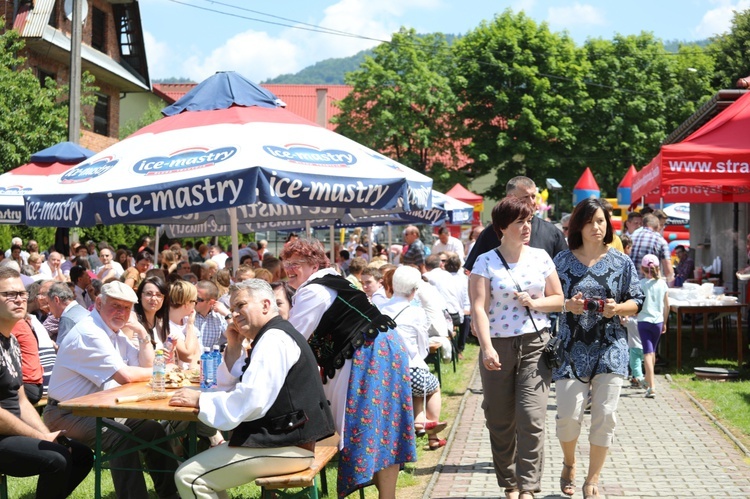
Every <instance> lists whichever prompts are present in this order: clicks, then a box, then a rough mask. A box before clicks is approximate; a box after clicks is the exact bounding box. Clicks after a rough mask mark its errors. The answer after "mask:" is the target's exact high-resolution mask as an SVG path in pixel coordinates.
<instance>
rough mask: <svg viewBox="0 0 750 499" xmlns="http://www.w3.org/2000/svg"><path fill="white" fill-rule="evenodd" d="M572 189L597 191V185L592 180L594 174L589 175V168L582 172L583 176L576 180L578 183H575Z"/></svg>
mask: <svg viewBox="0 0 750 499" xmlns="http://www.w3.org/2000/svg"><path fill="white" fill-rule="evenodd" d="M573 189H581V190H586V191H598V190H600V189H599V184H597V183H596V180H595V179H594V174H593V173H591V168H589V167H586V169H585V170H584V171H583V174H582V175H581V178H579V179H578V182H576V185H575V186H574V187H573Z"/></svg>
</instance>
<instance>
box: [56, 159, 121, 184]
mask: <svg viewBox="0 0 750 499" xmlns="http://www.w3.org/2000/svg"><path fill="white" fill-rule="evenodd" d="M118 161H119V160H117V159H115V158H113V157H112V156H105V157H103V158H99V159H96V160H94V161H92V162H90V163H84V164H82V165H79V166H75V167H73V168H71V169H70V170H68V171H67V172H65V173H64V174H63V175H62V177H60V183H63V184H75V183H78V182H86V181H87V180H91V179H92V178H96V177H98V176H100V175H104V174H105V173H107V172H108V171H109V170H111V169H112V168H114V167H115V165H116V164H117V163H118Z"/></svg>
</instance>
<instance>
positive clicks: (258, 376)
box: [198, 328, 302, 431]
mask: <svg viewBox="0 0 750 499" xmlns="http://www.w3.org/2000/svg"><path fill="white" fill-rule="evenodd" d="M301 354H302V352H301V350H300V349H299V346H298V345H297V343H295V341H294V340H293V339H292V338H291V337H290V336H289V335H288V334H287V333H285V332H284V331H282V330H280V329H273V328H272V329H269V330H267V331H266V332H265V333H263V336H262V337H261V338H260V340H259V341H258V342H257V343H256V344H255V345H254V346H253V349H252V353H251V354H250V358H251V362H250V366H249V367H248V369H247V370H246V371H245V373H244V374H242V367H243V366H244V365H245V359H246V354H243V355H240V358H239V359H237V361H236V362H235V363H234V365H232V366H227V364H226V362H222V363H221V365H220V366H219V370H218V371H217V375H216V378H217V386H218V388H219V390H221V391H216V392H204V393H201V397H200V413H199V414H198V419H200V420H201V421H202V422H204V423H206V424H207V425H209V426H211V427H212V428H217V429H219V430H222V431H228V430H232V429H234V428H236V427H237V425H239V424H240V423H242V422H243V421H254V420H256V419H259V418H262V417H263V416H265V415H266V413H267V412H268V410H269V409H270V408H271V406H272V405H273V403H274V402H275V401H276V398H277V397H278V396H279V392H280V391H281V387H282V386H283V385H284V381H285V380H286V377H287V375H288V374H289V371H290V370H291V369H292V367H293V366H294V365H295V364H296V363H297V361H298V360H299V359H300V356H301Z"/></svg>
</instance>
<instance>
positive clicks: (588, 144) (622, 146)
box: [559, 33, 713, 197]
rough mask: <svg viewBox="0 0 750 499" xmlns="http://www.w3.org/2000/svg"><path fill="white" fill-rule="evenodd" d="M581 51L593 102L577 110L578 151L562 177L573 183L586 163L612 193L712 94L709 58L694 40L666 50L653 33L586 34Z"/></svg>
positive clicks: (605, 193) (606, 192)
mask: <svg viewBox="0 0 750 499" xmlns="http://www.w3.org/2000/svg"><path fill="white" fill-rule="evenodd" d="M583 50H584V52H585V55H586V59H587V60H588V64H587V67H588V68H589V71H588V72H587V74H586V75H585V81H586V83H587V87H588V95H589V99H590V101H589V102H590V105H586V106H584V107H579V108H577V112H578V116H577V118H576V121H577V122H578V124H579V129H580V131H579V133H578V147H577V153H576V155H575V156H574V157H573V158H571V159H572V166H573V168H572V170H571V172H570V173H571V174H570V175H568V176H565V177H562V178H561V179H559V180H561V182H562V183H563V185H564V186H566V187H567V188H569V189H572V187H573V184H574V183H575V182H576V181H577V180H578V178H579V177H580V174H581V173H582V172H583V170H584V169H585V167H587V166H588V167H590V168H591V170H592V172H593V173H594V176H595V178H596V180H597V183H598V184H599V187H600V188H601V189H602V196H603V197H604V196H606V197H614V196H616V189H617V186H618V184H619V183H620V181H621V180H622V177H623V176H624V175H625V172H626V171H627V169H628V168H629V167H630V165H631V164H632V165H635V166H636V167H637V168H639V169H640V168H642V167H643V166H645V165H646V164H647V163H648V162H649V161H650V160H651V159H652V158H653V157H654V156H655V155H656V154H657V153H658V152H659V146H660V145H661V143H662V142H663V141H664V139H665V138H666V137H667V135H669V134H670V133H671V132H672V131H673V130H674V129H675V128H677V126H679V124H680V123H682V122H683V121H684V120H685V119H686V118H687V117H688V116H690V115H691V114H692V113H693V112H695V110H696V109H697V106H698V105H700V104H701V103H702V102H703V101H705V100H706V99H707V98H708V96H709V95H711V94H712V93H713V92H712V90H711V88H710V76H711V74H712V69H713V64H712V61H711V59H710V58H709V57H707V56H706V55H705V53H704V52H703V49H701V48H700V47H698V46H694V45H687V46H681V47H680V48H679V51H678V53H677V54H669V53H667V52H666V50H665V48H664V45H663V44H662V42H661V41H660V40H659V39H657V38H655V37H654V36H653V35H652V34H650V33H641V34H640V35H628V36H623V35H616V36H615V37H614V38H613V40H603V39H590V40H588V41H587V42H586V43H585V44H584V47H583ZM696 67H697V68H700V70H698V69H697V68H696ZM689 68H691V69H692V70H688V69H689Z"/></svg>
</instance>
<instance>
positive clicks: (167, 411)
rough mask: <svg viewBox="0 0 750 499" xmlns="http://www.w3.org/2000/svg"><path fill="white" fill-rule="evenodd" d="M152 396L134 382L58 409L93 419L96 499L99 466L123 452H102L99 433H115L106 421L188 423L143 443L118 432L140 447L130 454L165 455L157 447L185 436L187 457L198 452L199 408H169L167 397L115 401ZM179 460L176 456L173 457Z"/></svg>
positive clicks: (76, 399) (86, 397) (144, 387)
mask: <svg viewBox="0 0 750 499" xmlns="http://www.w3.org/2000/svg"><path fill="white" fill-rule="evenodd" d="M190 388H191V389H195V390H198V389H199V387H198V386H197V385H192V386H191V387H190ZM148 393H151V387H150V386H148V383H147V382H145V381H143V382H137V383H128V384H126V385H122V386H118V387H116V388H111V389H109V390H103V391H100V392H96V393H91V394H89V395H84V396H82V397H78V398H75V399H71V400H68V401H65V402H60V403H59V407H60V408H61V409H66V410H69V411H71V412H72V413H73V414H75V415H76V416H89V417H95V418H96V444H95V446H94V497H95V498H96V499H100V498H101V473H102V464H103V463H104V462H105V461H108V460H111V459H112V458H113V457H116V456H119V455H122V453H118V454H111V455H109V456H107V455H104V454H103V452H102V432H103V431H104V429H105V428H110V429H111V430H112V431H118V430H117V429H115V428H113V427H112V426H110V425H108V424H107V422H106V420H105V418H108V419H114V418H134V419H153V420H169V421H188V422H189V424H188V428H187V430H185V431H183V432H174V433H170V434H168V435H167V436H166V437H165V438H162V439H157V440H154V441H145V440H142V439H139V438H136V437H135V436H133V435H131V434H129V433H121V432H119V431H118V433H120V434H121V435H123V436H124V437H125V438H132V439H133V440H136V441H137V442H138V443H139V445H137V446H135V447H133V448H132V449H130V450H129V452H136V451H139V450H142V449H145V448H151V449H154V450H156V451H157V452H162V453H164V452H165V451H164V449H162V448H161V447H159V444H161V443H163V442H164V441H165V440H170V439H175V438H180V437H182V436H187V437H188V448H187V456H186V457H192V456H194V455H195V454H196V453H197V448H198V445H197V442H198V435H197V431H196V425H197V423H198V409H196V408H194V407H173V406H170V405H169V398H163V399H159V400H142V401H139V402H131V403H120V404H118V403H117V402H116V399H117V398H118V397H127V396H137V395H142V394H148ZM171 393H174V390H167V395H168V396H170V395H171ZM172 457H175V458H177V459H178V460H179V459H180V457H179V456H172Z"/></svg>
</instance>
